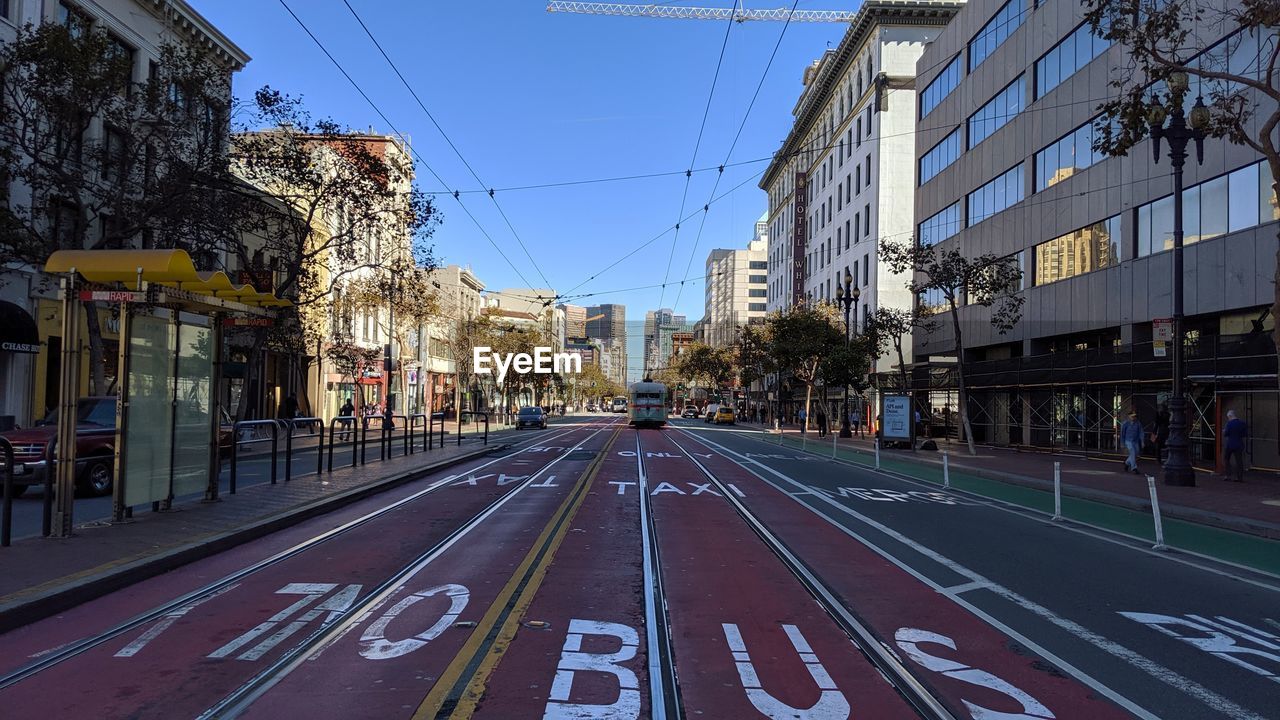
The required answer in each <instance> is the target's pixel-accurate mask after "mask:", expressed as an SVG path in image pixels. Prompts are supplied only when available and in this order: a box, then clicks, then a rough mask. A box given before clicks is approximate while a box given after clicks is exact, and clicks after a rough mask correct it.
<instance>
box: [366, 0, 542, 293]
mask: <svg viewBox="0 0 1280 720" xmlns="http://www.w3.org/2000/svg"><path fill="white" fill-rule="evenodd" d="M342 4H343V5H346V6H347V10H349V11H351V15H352V17H354V18H355V19H356V22H357V23H359V24H360V28H361V29H362V30H364V33H365V35H368V36H369V40H370V41H372V42H373V46H374V47H376V48H377V49H378V52H379V53H381V54H382V58H383V59H384V60H386V61H387V64H388V65H390V66H391V70H392V71H394V72H395V74H396V77H398V78H400V82H401V83H402V84H403V85H404V86H405V89H406V90H408V91H409V95H410V96H412V97H413V100H414V102H416V103H418V107H420V108H422V112H423V113H425V114H426V116H427V119H429V120H430V121H431V124H432V125H434V126H435V128H436V130H437V131H439V132H440V136H441V137H443V138H444V141H445V142H446V143H448V144H449V148H450V149H451V150H453V154H454V155H457V156H458V159H459V160H461V161H462V164H463V165H464V166H466V168H467V171H468V172H470V173H471V177H473V178H475V181H476V182H477V183H479V184H480V186H481V187H483V186H484V185H485V182H484V181H483V180H481V179H480V175H479V174H477V173H476V170H475V168H473V167H472V166H471V163H469V162H467V159H466V158H465V157H463V155H462V152H461V151H460V150H458V146H457V145H455V144H454V143H453V139H452V138H450V137H449V134H448V133H446V132H445V131H444V128H442V127H440V123H439V122H437V121H436V118H435V116H434V115H432V114H431V111H430V110H428V109H427V106H426V103H424V102H422V98H420V97H419V96H418V93H417V91H415V90H414V89H413V86H412V85H410V84H409V81H408V80H407V79H405V76H404V74H403V73H401V72H400V68H399V67H398V66H396V63H395V61H394V60H392V59H391V56H390V55H388V54H387V51H386V50H384V49H383V47H382V43H380V42H378V38H376V37H374V34H373V31H371V30H370V29H369V26H368V25H365V23H364V19H363V18H361V17H360V14H359V13H357V12H356V9H355V8H354V7H352V6H351V3H350V2H348V1H347V0H342ZM488 194H489V199H490V200H491V201H493V205H494V207H496V208H497V209H498V214H499V215H501V216H502V220H503V222H505V223H506V224H507V229H509V230H510V231H511V235H512V236H513V237H515V239H516V242H517V243H518V244H519V245H520V249H521V250H523V251H524V255H525V257H527V258H529V262H530V263H532V264H533V269H534V270H536V271H537V272H538V277H540V278H542V282H544V283H546V285H545V287H551V281H550V280H547V276H546V274H544V273H543V272H542V268H541V267H539V266H538V261H537V260H535V259H534V257H533V254H532V253H530V252H529V248H528V247H527V246H525V244H524V240H523V239H522V238H521V237H520V233H518V232H516V228H515V226H514V225H512V224H511V219H510V218H508V217H507V213H506V211H505V210H503V209H502V204H501V203H499V202H498V198H497V197H496V196H495V191H494V190H492V189H490V191H489V193H488Z"/></svg>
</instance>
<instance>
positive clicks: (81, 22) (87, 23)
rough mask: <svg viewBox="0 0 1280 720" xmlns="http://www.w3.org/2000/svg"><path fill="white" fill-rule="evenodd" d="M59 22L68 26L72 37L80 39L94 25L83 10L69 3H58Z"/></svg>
mask: <svg viewBox="0 0 1280 720" xmlns="http://www.w3.org/2000/svg"><path fill="white" fill-rule="evenodd" d="M58 22H59V23H61V24H62V25H66V26H67V31H68V32H70V33H71V36H72V37H80V36H81V35H82V34H84V33H85V32H87V31H88V30H89V28H90V27H92V25H93V22H92V21H91V20H90V19H89V16H88V15H86V14H85V13H84V11H83V10H81V9H80V8H77V7H75V6H73V5H71V4H70V3H67V2H60V3H58Z"/></svg>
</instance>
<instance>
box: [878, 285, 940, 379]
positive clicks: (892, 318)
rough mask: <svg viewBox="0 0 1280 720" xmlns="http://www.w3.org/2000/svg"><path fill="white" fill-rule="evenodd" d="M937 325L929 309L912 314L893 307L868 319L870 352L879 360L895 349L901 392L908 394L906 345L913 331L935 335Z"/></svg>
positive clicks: (914, 309)
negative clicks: (922, 331)
mask: <svg viewBox="0 0 1280 720" xmlns="http://www.w3.org/2000/svg"><path fill="white" fill-rule="evenodd" d="M936 326H937V322H936V321H935V320H934V319H933V318H932V316H931V315H930V314H929V310H928V308H926V307H924V306H919V305H918V306H916V307H914V308H912V309H910V310H903V309H902V308H892V307H878V308H876V311H875V312H874V313H872V314H871V316H870V317H869V318H867V325H866V328H865V329H864V330H863V335H864V336H865V337H866V338H867V339H868V342H869V343H870V344H871V347H870V349H871V352H872V353H873V354H874V355H875V356H876V357H880V356H881V355H883V354H884V353H885V352H886V351H887V350H888V349H889V348H893V351H894V353H895V354H896V355H897V356H898V389H899V390H901V391H903V392H907V391H908V390H909V389H910V382H909V381H908V379H907V360H906V354H905V352H904V350H903V345H904V343H906V342H910V340H911V333H912V331H914V330H924V331H925V332H932V331H933V330H934V329H935V328H936Z"/></svg>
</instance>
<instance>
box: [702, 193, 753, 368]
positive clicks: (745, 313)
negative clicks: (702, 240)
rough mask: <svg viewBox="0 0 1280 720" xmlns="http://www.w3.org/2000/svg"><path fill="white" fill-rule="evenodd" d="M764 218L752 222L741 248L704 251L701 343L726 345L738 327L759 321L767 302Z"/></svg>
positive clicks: (734, 337) (732, 340)
mask: <svg viewBox="0 0 1280 720" xmlns="http://www.w3.org/2000/svg"><path fill="white" fill-rule="evenodd" d="M768 246H769V231H768V220H767V217H765V216H761V218H760V219H759V220H757V221H756V225H755V236H754V237H753V238H752V239H751V240H750V241H749V242H748V243H747V246H746V248H745V249H743V250H724V249H716V250H712V251H711V252H710V253H708V254H707V265H706V270H707V289H706V298H705V306H706V310H705V314H704V315H703V318H702V320H703V336H704V342H706V343H707V344H708V345H711V346H712V347H728V346H730V345H732V344H734V342H736V341H737V339H738V328H740V327H742V326H743V325H747V324H751V323H758V322H763V320H764V316H765V311H766V307H767V302H768V287H769V285H768V275H767V273H768V267H769V263H768V259H767V258H768Z"/></svg>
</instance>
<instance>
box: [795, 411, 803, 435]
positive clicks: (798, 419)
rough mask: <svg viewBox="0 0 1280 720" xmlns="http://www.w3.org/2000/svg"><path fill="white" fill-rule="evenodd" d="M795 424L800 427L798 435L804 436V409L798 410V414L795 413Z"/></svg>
mask: <svg viewBox="0 0 1280 720" xmlns="http://www.w3.org/2000/svg"><path fill="white" fill-rule="evenodd" d="M796 422H797V423H799V425H800V434H801V435H803V434H804V430H805V411H804V408H800V412H798V413H796Z"/></svg>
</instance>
